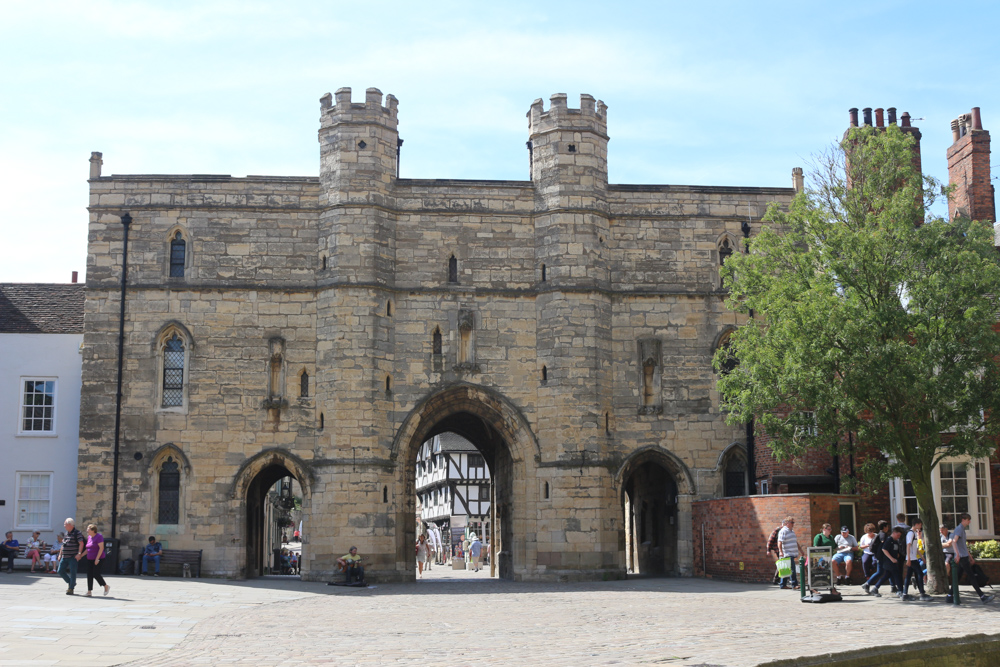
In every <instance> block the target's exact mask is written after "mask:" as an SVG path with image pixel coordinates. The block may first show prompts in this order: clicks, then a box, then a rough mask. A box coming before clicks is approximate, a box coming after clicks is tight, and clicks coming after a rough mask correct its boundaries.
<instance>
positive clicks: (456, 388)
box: [389, 382, 541, 461]
mask: <svg viewBox="0 0 1000 667" xmlns="http://www.w3.org/2000/svg"><path fill="white" fill-rule="evenodd" d="M460 412H468V413H471V414H473V415H476V416H477V417H479V418H480V419H482V420H484V421H485V422H486V423H488V424H489V425H490V426H492V427H493V428H495V429H496V430H497V431H498V432H499V433H500V435H501V436H503V439H504V441H505V442H506V444H507V447H508V448H509V449H510V455H511V458H512V459H513V460H514V461H523V460H524V459H525V458H526V456H531V457H533V458H534V459H535V460H536V461H538V460H540V459H541V447H540V446H539V444H538V439H537V438H536V437H535V434H534V432H533V431H532V429H531V425H530V424H529V423H528V420H527V419H526V418H525V416H524V414H523V413H522V412H521V411H520V409H518V408H517V406H515V405H514V404H513V403H511V402H510V401H509V400H508V399H507V398H506V397H504V396H503V395H502V394H500V393H498V392H496V391H494V390H492V389H489V388H487V387H482V386H479V385H473V384H467V383H464V382H463V383H458V384H453V385H450V386H448V387H445V388H444V389H439V390H437V391H435V392H431V393H430V394H428V395H427V396H425V397H424V398H423V399H422V400H421V401H420V402H419V403H417V405H415V406H414V408H413V409H412V410H411V411H410V414H408V415H407V416H406V419H405V420H403V424H402V425H401V426H400V428H399V430H398V431H397V432H396V437H395V439H394V440H393V442H392V451H391V452H390V454H389V456H390V458H391V459H392V460H394V461H395V460H397V459H398V458H399V456H400V454H402V455H404V456H405V455H408V454H409V450H410V448H412V447H413V446H414V443H416V444H422V443H423V442H424V441H425V440H426V437H427V434H428V433H430V432H431V429H433V428H434V426H436V425H437V424H438V423H439V422H440V421H441V420H442V419H445V418H447V417H450V416H452V415H455V414H458V413H460Z"/></svg>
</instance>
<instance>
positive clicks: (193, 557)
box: [135, 549, 202, 577]
mask: <svg viewBox="0 0 1000 667" xmlns="http://www.w3.org/2000/svg"><path fill="white" fill-rule="evenodd" d="M201 552H202V550H201V549H163V550H162V551H161V552H160V574H166V573H165V572H164V568H168V567H169V568H170V571H171V572H173V571H174V570H175V568H176V572H177V574H176V575H172V576H177V577H180V576H183V574H184V564H185V563H187V564H188V565H190V566H191V576H192V577H201ZM135 560H136V571H137V572H142V571H143V570H142V550H141V549H138V550H137V556H136V559H135Z"/></svg>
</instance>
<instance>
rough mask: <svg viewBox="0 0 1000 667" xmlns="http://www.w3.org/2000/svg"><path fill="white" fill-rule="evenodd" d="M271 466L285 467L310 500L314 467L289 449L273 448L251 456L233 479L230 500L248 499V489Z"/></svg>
mask: <svg viewBox="0 0 1000 667" xmlns="http://www.w3.org/2000/svg"><path fill="white" fill-rule="evenodd" d="M270 465H280V466H284V467H285V468H286V469H287V470H288V472H290V473H292V475H294V476H295V478H296V479H297V480H298V481H299V484H300V485H301V486H302V495H303V496H304V497H306V498H308V497H309V496H310V495H311V493H312V482H313V471H312V467H311V466H310V465H309V464H308V463H306V462H305V461H303V460H302V459H301V458H299V457H298V456H296V455H295V454H292V453H291V452H290V451H288V450H287V449H282V448H278V447H276V448H272V449H265V450H264V451H262V452H260V453H259V454H255V455H254V456H251V457H250V458H248V459H247V460H246V461H244V462H243V465H241V466H240V469H239V470H238V471H237V472H236V475H234V477H233V483H232V485H231V486H230V487H229V498H230V499H231V500H240V499H243V498H245V497H246V494H247V489H248V488H250V483H251V482H253V480H254V478H255V477H256V476H257V474H258V473H259V472H260V471H261V470H263V469H264V468H266V467H268V466H270Z"/></svg>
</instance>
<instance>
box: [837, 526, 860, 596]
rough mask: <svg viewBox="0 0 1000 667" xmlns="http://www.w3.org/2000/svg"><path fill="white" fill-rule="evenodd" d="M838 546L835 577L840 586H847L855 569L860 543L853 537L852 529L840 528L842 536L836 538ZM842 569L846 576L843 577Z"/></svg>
mask: <svg viewBox="0 0 1000 667" xmlns="http://www.w3.org/2000/svg"><path fill="white" fill-rule="evenodd" d="M834 542H836V544H837V553H835V554H834V555H833V564H832V565H831V567H832V568H833V575H834V576H835V577H837V583H838V584H846V583H849V582H850V580H851V570H852V569H854V552H855V551H857V549H858V541H857V540H856V539H854V536H853V535H851V529H850V528H848V527H847V526H841V527H840V535H837V537H836V538H834ZM841 569H844V570H846V574H844V575H841V574H840V571H841Z"/></svg>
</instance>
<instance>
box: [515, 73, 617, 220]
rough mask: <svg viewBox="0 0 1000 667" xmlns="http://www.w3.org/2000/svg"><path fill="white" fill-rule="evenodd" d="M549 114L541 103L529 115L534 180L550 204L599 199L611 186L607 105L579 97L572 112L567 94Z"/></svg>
mask: <svg viewBox="0 0 1000 667" xmlns="http://www.w3.org/2000/svg"><path fill="white" fill-rule="evenodd" d="M549 99H550V105H549V110H548V111H545V109H544V105H543V103H542V100H541V99H537V100H535V101H534V103H532V105H531V110H530V111H529V112H528V134H529V147H530V150H531V180H532V181H534V182H535V188H536V191H537V192H538V193H539V194H540V195H541V196H542V197H543V198H544V200H545V203H546V204H547V205H548V206H560V205H561V203H560V202H559V201H558V198H559V197H562V196H576V195H580V194H585V195H586V196H593V195H594V194H595V191H596V194H598V195H600V194H601V193H603V192H605V191H607V187H608V121H607V111H608V107H607V106H606V105H605V104H604V102H602V101H600V100H595V99H594V98H593V97H592V96H591V95H586V94H584V95H580V108H579V109H570V108H569V107H568V106H567V103H566V94H565V93H556V94H555V95H553V96H552V97H551V98H549Z"/></svg>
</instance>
